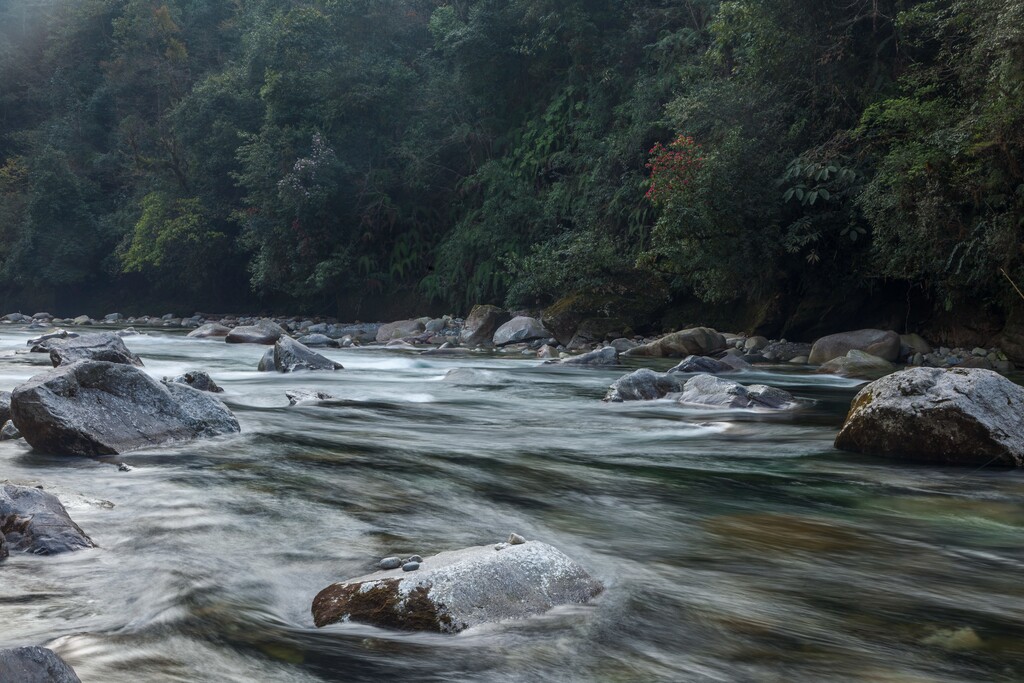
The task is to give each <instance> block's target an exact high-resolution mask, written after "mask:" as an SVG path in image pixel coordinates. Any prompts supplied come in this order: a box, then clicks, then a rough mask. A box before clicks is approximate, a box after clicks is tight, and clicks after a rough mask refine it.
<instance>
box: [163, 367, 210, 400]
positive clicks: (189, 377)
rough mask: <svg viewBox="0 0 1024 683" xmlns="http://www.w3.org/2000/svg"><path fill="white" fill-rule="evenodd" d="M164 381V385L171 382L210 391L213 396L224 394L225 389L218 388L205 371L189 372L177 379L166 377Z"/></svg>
mask: <svg viewBox="0 0 1024 683" xmlns="http://www.w3.org/2000/svg"><path fill="white" fill-rule="evenodd" d="M163 381H164V384H167V383H169V382H170V383H174V384H184V385H186V386H189V387H192V388H193V389H198V390H199V391H209V392H210V393H213V394H220V393H223V392H224V390H223V389H221V388H220V387H219V386H217V383H216V382H214V381H213V378H211V377H210V375H209V374H207V373H206V371H205V370H189V371H188V372H186V373H185V374H183V375H178V376H177V377H164V379H163Z"/></svg>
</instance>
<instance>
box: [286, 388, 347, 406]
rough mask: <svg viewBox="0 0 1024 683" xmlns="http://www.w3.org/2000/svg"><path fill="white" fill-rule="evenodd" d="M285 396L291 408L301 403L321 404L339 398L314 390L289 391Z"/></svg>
mask: <svg viewBox="0 0 1024 683" xmlns="http://www.w3.org/2000/svg"><path fill="white" fill-rule="evenodd" d="M284 395H285V396H287V397H288V405H290V406H296V405H299V404H300V403H306V404H309V403H319V402H320V401H330V400H331V399H334V398H337V396H332V395H331V394H328V393H327V392H326V391H313V390H312V389H289V390H287V391H286V392H284Z"/></svg>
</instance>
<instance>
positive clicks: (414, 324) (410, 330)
mask: <svg viewBox="0 0 1024 683" xmlns="http://www.w3.org/2000/svg"><path fill="white" fill-rule="evenodd" d="M424 329H426V324H425V322H424V321H423V320H422V319H419V318H418V319H416V320H398V321H395V322H393V323H387V324H385V325H381V326H380V328H378V330H377V336H376V341H377V343H379V344H383V343H385V342H389V341H392V340H393V339H405V338H406V337H415V336H416V335H418V334H419V333H421V332H423V330H424Z"/></svg>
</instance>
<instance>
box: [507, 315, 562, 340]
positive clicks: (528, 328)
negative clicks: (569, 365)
mask: <svg viewBox="0 0 1024 683" xmlns="http://www.w3.org/2000/svg"><path fill="white" fill-rule="evenodd" d="M550 336H551V333H550V332H548V331H547V330H546V329H544V326H543V325H542V324H541V322H540V321H539V320H537V319H536V318H530V317H528V316H525V315H520V316H517V317H515V318H512V319H511V320H509V321H508V322H507V323H505V324H504V325H502V326H501V327H499V328H498V329H497V330H495V332H494V338H493V341H494V345H495V346H505V345H506V344H515V343H518V342H527V341H533V340H534V339H547V338H549V337H550Z"/></svg>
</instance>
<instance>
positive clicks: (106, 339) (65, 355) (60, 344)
mask: <svg viewBox="0 0 1024 683" xmlns="http://www.w3.org/2000/svg"><path fill="white" fill-rule="evenodd" d="M43 345H44V347H45V348H46V349H47V350H48V351H49V353H50V362H51V363H53V367H58V366H61V365H69V364H71V363H74V362H76V361H80V360H97V361H107V362H108V363H125V364H127V365H142V359H140V358H139V357H138V356H136V355H135V354H134V353H132V352H131V351H129V350H128V347H127V346H125V345H124V342H123V341H121V338H120V337H119V336H117V335H116V334H114V333H113V332H99V333H95V334H83V335H82V336H80V337H69V338H67V339H51V340H49V341H46V342H43Z"/></svg>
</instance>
